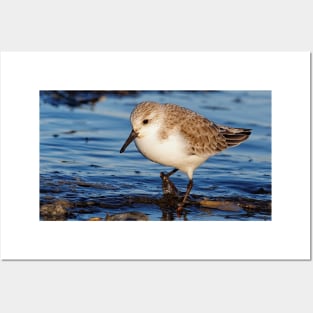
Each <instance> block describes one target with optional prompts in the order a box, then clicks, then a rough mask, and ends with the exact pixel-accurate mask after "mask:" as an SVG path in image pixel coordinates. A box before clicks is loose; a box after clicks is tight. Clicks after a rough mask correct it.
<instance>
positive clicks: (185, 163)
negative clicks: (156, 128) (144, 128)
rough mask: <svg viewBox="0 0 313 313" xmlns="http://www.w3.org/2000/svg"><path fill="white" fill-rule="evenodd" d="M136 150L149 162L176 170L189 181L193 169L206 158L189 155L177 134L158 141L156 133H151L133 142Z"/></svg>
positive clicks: (183, 141)
mask: <svg viewBox="0 0 313 313" xmlns="http://www.w3.org/2000/svg"><path fill="white" fill-rule="evenodd" d="M135 143H136V146H137V149H138V150H139V151H140V152H141V153H142V154H143V155H144V156H145V157H146V158H148V159H149V160H151V161H153V162H156V163H159V164H162V165H165V166H171V167H174V168H177V169H179V170H181V171H183V172H185V173H186V174H187V175H188V177H189V178H190V179H191V178H192V174H193V171H194V169H195V168H197V167H198V166H199V165H200V164H202V163H203V162H204V161H205V160H206V159H207V156H201V157H200V156H197V155H190V154H189V153H188V149H187V146H186V145H187V142H186V141H185V140H184V138H183V137H182V136H180V135H179V133H178V132H175V133H173V134H171V135H170V136H168V137H167V138H166V139H160V138H159V136H158V134H157V132H151V133H150V134H149V135H145V136H143V137H141V138H139V137H138V138H136V140H135Z"/></svg>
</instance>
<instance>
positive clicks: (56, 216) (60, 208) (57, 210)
mask: <svg viewBox="0 0 313 313" xmlns="http://www.w3.org/2000/svg"><path fill="white" fill-rule="evenodd" d="M70 207H72V204H71V203H70V202H69V201H67V200H57V201H55V202H54V203H49V204H43V205H41V207H40V217H41V218H42V219H43V220H46V221H49V220H52V221H55V220H62V221H63V220H66V219H67V216H68V211H67V209H68V208H70Z"/></svg>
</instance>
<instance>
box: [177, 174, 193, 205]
mask: <svg viewBox="0 0 313 313" xmlns="http://www.w3.org/2000/svg"><path fill="white" fill-rule="evenodd" d="M192 187H193V181H192V179H190V180H189V183H188V185H187V190H186V193H185V196H184V198H183V201H182V202H180V203H179V204H178V209H177V210H178V211H179V210H182V208H183V207H184V205H185V202H186V200H187V198H188V196H189V194H190V191H191V189H192Z"/></svg>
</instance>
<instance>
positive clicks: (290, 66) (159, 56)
mask: <svg viewBox="0 0 313 313" xmlns="http://www.w3.org/2000/svg"><path fill="white" fill-rule="evenodd" d="M152 60H153V62H152ZM309 66H310V54H309V53H303V52H298V53H296V52H293V53H291V52H289V53H278V52H274V53H268V52H267V53H253V52H246V53H239V52H236V53H231V52H228V53H225V52H224V53H216V52H215V53H213V52H212V53H203V52H202V53H197V52H188V53H183V52H175V53H171V52H168V53H165V52H163V53H160V52H159V53H158V52H156V53H152V52H141V53H135V52H132V53H114V52H107V53H92V52H91V53H86V52H85V53H75V52H73V53H69V52H67V53H45V52H41V53H30V52H28V53H3V54H2V58H1V68H2V92H1V102H2V121H1V125H2V130H3V137H2V147H3V151H2V162H3V164H4V165H5V164H12V165H13V166H4V167H3V169H2V170H1V171H2V176H3V179H4V181H5V182H6V183H5V184H4V185H3V186H2V190H3V195H2V212H1V214H2V215H1V217H2V218H1V231H2V233H1V239H2V243H1V257H2V258H3V259H94V258H96V259H121V258H122V259H309V258H310V241H309V236H310V223H309V219H310V204H309V198H308V197H299V194H301V193H302V194H308V193H309V172H308V171H307V172H306V173H303V172H302V171H299V170H298V165H299V161H298V160H297V158H296V157H297V155H298V154H299V148H298V147H301V155H302V160H301V163H303V164H309V154H310V149H309V145H307V142H308V140H309V131H310V129H309V113H310V111H309V107H310V106H309V101H310V98H309V97H310V93H309V78H310V76H309V75H310V72H309ZM86 78H88V79H86ZM143 78H144V79H143ZM42 89H44V90H45V89H48V90H79V89H82V90H110V89H118V90H123V89H125V90H142V89H148V90H149V89H150V90H151V89H157V90H171V89H172V90H177V89H182V90H190V89H196V90H197V89H198V90H208V89H212V90H272V95H273V99H272V108H273V110H272V112H273V118H272V123H273V142H272V145H273V155H272V160H273V163H272V167H273V221H272V222H229V221H225V222H188V223H180V222H175V223H167V222H156V223H127V222H126V223H107V222H102V223H94V222H77V223H73V222H51V223H49V222H40V221H39V219H38V210H39V194H38V191H39V187H38V180H39V172H38V170H39V166H38V164H39V160H38V158H39V155H38V147H39V137H40V136H39V121H38V116H39V90H42ZM17 90H18V93H17V92H16V91H17ZM13 95H14V96H13ZM17 111H18V112H19V113H18V114H17ZM17 126H18V127H17ZM299 130H301V131H300V132H301V135H300V133H299ZM13 143H16V144H13ZM282 179H283V183H282V182H281V180H282ZM293 182H301V183H299V184H294V183H293ZM17 186H20V187H19V188H18V187H17ZM17 192H18V197H17V196H16V193H17ZM286 195H288V196H286ZM12 199H15V200H14V205H13V204H12ZM295 204H296V206H297V209H296V208H295ZM295 210H296V212H295ZM101 246H102V247H103V248H101V249H99V247H101Z"/></svg>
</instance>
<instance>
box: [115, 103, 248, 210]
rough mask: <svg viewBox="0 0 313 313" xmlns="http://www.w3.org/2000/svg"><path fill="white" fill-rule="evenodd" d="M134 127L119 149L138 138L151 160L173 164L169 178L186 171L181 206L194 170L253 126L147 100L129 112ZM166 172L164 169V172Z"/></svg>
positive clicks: (190, 184) (187, 193)
mask: <svg viewBox="0 0 313 313" xmlns="http://www.w3.org/2000/svg"><path fill="white" fill-rule="evenodd" d="M130 120H131V124H132V131H131V133H130V135H129V137H128V138H127V139H126V141H125V143H124V145H123V147H122V148H121V150H120V153H122V152H124V151H125V149H126V148H127V146H128V145H129V144H130V143H131V142H132V141H133V140H135V144H136V147H137V149H138V150H139V151H140V152H141V153H142V154H143V155H144V156H145V157H146V158H148V159H149V160H151V161H153V162H156V163H159V164H162V165H165V166H170V167H173V168H174V169H173V170H172V171H171V172H169V173H168V174H165V176H166V178H168V177H169V176H170V175H172V174H174V173H175V172H177V171H178V170H180V171H182V172H184V173H186V174H187V176H188V178H189V183H188V185H187V190H186V193H185V195H184V198H183V200H182V202H180V203H179V205H178V209H182V208H183V206H184V204H185V202H186V200H187V198H188V196H189V194H190V191H191V189H192V186H193V180H192V177H193V172H194V170H195V169H196V168H197V167H198V166H199V165H201V164H202V163H203V162H204V161H206V160H207V159H208V158H209V157H211V156H213V155H215V154H216V153H218V152H221V151H223V150H225V149H227V148H229V147H234V146H237V145H239V144H240V143H241V142H243V141H245V140H246V139H247V138H248V137H249V136H250V134H251V129H246V128H232V127H228V126H223V125H218V124H215V123H214V122H212V121H210V120H208V119H207V118H205V117H203V116H201V115H199V114H198V113H196V112H193V111H191V110H189V109H186V108H183V107H181V106H178V105H176V104H169V103H167V104H160V103H157V102H152V101H146V102H141V103H139V104H138V105H137V106H136V107H135V109H134V110H133V111H132V113H131V115H130ZM162 175H163V176H164V174H163V173H161V177H162Z"/></svg>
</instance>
